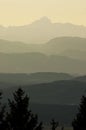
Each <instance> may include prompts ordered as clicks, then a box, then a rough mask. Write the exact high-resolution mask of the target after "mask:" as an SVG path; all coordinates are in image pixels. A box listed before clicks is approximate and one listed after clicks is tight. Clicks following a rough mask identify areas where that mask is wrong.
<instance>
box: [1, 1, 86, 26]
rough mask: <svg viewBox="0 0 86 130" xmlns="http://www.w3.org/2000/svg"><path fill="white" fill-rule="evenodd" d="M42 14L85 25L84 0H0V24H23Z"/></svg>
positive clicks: (85, 8) (85, 7)
mask: <svg viewBox="0 0 86 130" xmlns="http://www.w3.org/2000/svg"><path fill="white" fill-rule="evenodd" d="M43 16H47V17H48V18H50V19H51V20H52V22H61V23H65V22H67V23H68V22H69V23H73V24H78V25H85V26H86V0H0V25H4V26H8V25H25V24H29V23H31V22H33V21H35V20H37V19H40V17H43Z"/></svg>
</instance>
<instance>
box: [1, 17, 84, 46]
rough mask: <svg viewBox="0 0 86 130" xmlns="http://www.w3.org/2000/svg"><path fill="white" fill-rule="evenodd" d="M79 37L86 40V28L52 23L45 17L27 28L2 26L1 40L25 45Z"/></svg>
mask: <svg viewBox="0 0 86 130" xmlns="http://www.w3.org/2000/svg"><path fill="white" fill-rule="evenodd" d="M60 36H73V37H75V36H77V37H83V38H86V27H85V26H82V25H73V24H71V23H52V22H51V21H50V20H49V19H48V18H47V17H43V18H41V19H39V20H37V21H35V22H33V23H32V24H29V25H25V26H11V27H3V26H0V38H1V39H6V40H12V41H21V42H25V43H29V44H30V43H31V44H32V43H36V44H39V43H40V44H41V43H45V42H48V41H49V40H50V39H52V38H54V37H60Z"/></svg>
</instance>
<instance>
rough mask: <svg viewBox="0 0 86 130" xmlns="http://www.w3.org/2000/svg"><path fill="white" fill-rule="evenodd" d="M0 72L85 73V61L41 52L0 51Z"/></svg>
mask: <svg viewBox="0 0 86 130" xmlns="http://www.w3.org/2000/svg"><path fill="white" fill-rule="evenodd" d="M0 72H1V73H32V72H33V73H34V72H63V73H72V74H76V73H78V74H86V61H82V60H77V59H71V58H68V57H64V56H59V55H45V54H42V53H19V54H4V53H0Z"/></svg>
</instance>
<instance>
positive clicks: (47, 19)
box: [34, 16, 51, 24]
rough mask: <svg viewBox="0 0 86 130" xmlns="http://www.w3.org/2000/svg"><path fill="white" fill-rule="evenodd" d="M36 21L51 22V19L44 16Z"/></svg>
mask: <svg viewBox="0 0 86 130" xmlns="http://www.w3.org/2000/svg"><path fill="white" fill-rule="evenodd" d="M34 23H38V24H39V23H44V24H46V23H47V24H51V20H50V19H49V18H48V17H46V16H44V17H41V18H40V19H39V20H37V21H35V22H34Z"/></svg>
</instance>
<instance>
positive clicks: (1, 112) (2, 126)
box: [0, 92, 7, 130]
mask: <svg viewBox="0 0 86 130" xmlns="http://www.w3.org/2000/svg"><path fill="white" fill-rule="evenodd" d="M1 99H2V93H1V92H0V100H1ZM5 114H6V113H5V106H4V105H2V104H1V102H0V130H6V129H7V123H6V118H5Z"/></svg>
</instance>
